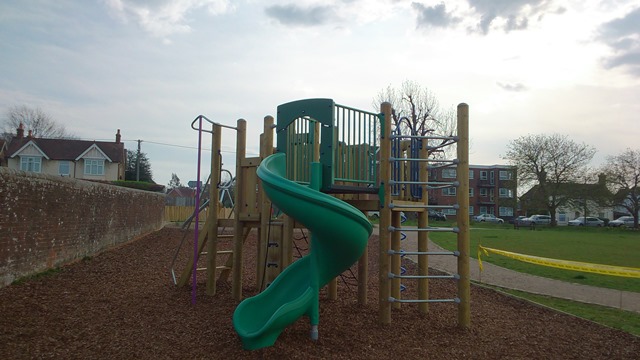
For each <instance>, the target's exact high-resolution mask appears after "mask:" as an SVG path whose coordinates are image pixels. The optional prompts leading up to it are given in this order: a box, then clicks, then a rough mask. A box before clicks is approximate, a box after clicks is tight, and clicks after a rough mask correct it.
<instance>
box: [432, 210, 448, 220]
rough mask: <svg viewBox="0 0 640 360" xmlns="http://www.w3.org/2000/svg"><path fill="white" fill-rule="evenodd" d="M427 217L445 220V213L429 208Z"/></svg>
mask: <svg viewBox="0 0 640 360" xmlns="http://www.w3.org/2000/svg"><path fill="white" fill-rule="evenodd" d="M429 219H431V220H437V221H447V214H445V213H443V212H442V211H435V210H429Z"/></svg>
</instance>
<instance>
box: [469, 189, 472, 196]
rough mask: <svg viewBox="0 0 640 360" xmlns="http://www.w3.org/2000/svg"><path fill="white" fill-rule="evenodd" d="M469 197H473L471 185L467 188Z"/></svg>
mask: <svg viewBox="0 0 640 360" xmlns="http://www.w3.org/2000/svg"><path fill="white" fill-rule="evenodd" d="M469 197H473V188H472V187H470V188H469Z"/></svg>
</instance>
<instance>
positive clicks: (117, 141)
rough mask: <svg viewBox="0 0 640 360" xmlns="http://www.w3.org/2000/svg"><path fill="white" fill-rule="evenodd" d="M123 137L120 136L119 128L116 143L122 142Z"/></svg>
mask: <svg viewBox="0 0 640 360" xmlns="http://www.w3.org/2000/svg"><path fill="white" fill-rule="evenodd" d="M121 138H122V136H120V129H118V132H117V133H116V144H120V139H121Z"/></svg>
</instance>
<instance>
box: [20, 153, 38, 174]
mask: <svg viewBox="0 0 640 360" xmlns="http://www.w3.org/2000/svg"><path fill="white" fill-rule="evenodd" d="M20 170H22V171H30V172H35V173H39V172H41V171H42V157H41V156H20Z"/></svg>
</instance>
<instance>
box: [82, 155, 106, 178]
mask: <svg viewBox="0 0 640 360" xmlns="http://www.w3.org/2000/svg"><path fill="white" fill-rule="evenodd" d="M84 174H85V175H94V176H101V175H104V159H84Z"/></svg>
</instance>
